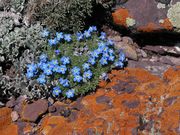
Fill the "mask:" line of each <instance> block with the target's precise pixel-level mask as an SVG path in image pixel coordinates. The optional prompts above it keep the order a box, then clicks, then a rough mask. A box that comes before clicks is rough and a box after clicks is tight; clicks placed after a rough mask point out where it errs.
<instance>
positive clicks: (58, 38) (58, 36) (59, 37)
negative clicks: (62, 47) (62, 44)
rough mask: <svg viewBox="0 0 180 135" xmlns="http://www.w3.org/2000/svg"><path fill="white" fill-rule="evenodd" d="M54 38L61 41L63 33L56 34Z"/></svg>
mask: <svg viewBox="0 0 180 135" xmlns="http://www.w3.org/2000/svg"><path fill="white" fill-rule="evenodd" d="M56 38H57V40H58V41H60V40H61V39H63V38H64V36H63V33H62V32H56Z"/></svg>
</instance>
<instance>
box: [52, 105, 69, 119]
mask: <svg viewBox="0 0 180 135" xmlns="http://www.w3.org/2000/svg"><path fill="white" fill-rule="evenodd" d="M54 106H55V107H56V112H54V113H53V115H55V116H58V115H61V116H63V117H69V116H70V115H71V109H70V108H69V107H68V106H66V105H54Z"/></svg>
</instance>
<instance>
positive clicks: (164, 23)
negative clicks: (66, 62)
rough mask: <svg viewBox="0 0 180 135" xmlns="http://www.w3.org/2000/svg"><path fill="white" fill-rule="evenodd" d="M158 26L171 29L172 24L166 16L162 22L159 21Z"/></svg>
mask: <svg viewBox="0 0 180 135" xmlns="http://www.w3.org/2000/svg"><path fill="white" fill-rule="evenodd" d="M160 26H161V27H163V28H165V29H166V30H172V29H173V25H172V23H171V22H170V21H169V19H168V18H166V19H164V20H163V23H160Z"/></svg>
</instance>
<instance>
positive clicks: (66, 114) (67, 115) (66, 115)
mask: <svg viewBox="0 0 180 135" xmlns="http://www.w3.org/2000/svg"><path fill="white" fill-rule="evenodd" d="M60 114H61V115H62V116H63V117H69V116H70V115H71V110H70V109H65V110H63V111H61V112H60Z"/></svg>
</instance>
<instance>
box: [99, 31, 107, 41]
mask: <svg viewBox="0 0 180 135" xmlns="http://www.w3.org/2000/svg"><path fill="white" fill-rule="evenodd" d="M99 38H100V39H101V40H105V39H106V33H104V32H101V36H100V37H99Z"/></svg>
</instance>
